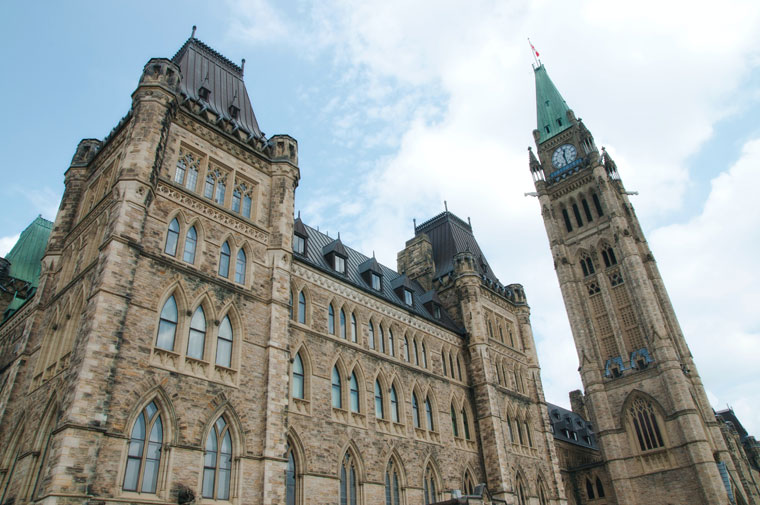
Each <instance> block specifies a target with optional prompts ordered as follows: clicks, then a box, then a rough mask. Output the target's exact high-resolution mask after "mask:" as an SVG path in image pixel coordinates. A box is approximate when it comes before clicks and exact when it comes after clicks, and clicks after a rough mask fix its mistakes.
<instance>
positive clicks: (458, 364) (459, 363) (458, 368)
mask: <svg viewBox="0 0 760 505" xmlns="http://www.w3.org/2000/svg"><path fill="white" fill-rule="evenodd" d="M457 375H458V376H459V380H460V381H461V380H462V362H461V361H460V360H459V355H457Z"/></svg>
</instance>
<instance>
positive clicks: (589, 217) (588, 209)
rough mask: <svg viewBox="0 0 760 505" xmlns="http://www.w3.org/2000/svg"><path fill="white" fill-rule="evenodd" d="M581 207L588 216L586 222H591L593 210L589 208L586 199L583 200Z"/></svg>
mask: <svg viewBox="0 0 760 505" xmlns="http://www.w3.org/2000/svg"><path fill="white" fill-rule="evenodd" d="M581 205H582V206H583V213H584V214H586V221H588V222H591V221H592V218H591V209H590V208H589V206H588V202H587V201H586V199H585V198H584V199H583V200H581Z"/></svg>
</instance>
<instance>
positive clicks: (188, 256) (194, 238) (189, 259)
mask: <svg viewBox="0 0 760 505" xmlns="http://www.w3.org/2000/svg"><path fill="white" fill-rule="evenodd" d="M197 244H198V232H197V231H195V226H193V227H191V228H190V229H189V230H187V235H185V248H184V249H183V252H182V259H183V260H184V261H185V263H191V264H192V263H194V262H195V247H196V246H197Z"/></svg>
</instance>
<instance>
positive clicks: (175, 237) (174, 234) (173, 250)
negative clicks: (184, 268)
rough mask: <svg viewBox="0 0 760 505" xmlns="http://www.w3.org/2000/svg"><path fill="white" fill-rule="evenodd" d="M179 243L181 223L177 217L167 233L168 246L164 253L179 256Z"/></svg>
mask: <svg viewBox="0 0 760 505" xmlns="http://www.w3.org/2000/svg"><path fill="white" fill-rule="evenodd" d="M178 241H179V221H177V218H176V217H175V218H174V219H172V222H171V223H169V230H168V231H167V232H166V245H165V246H164V252H165V253H166V254H168V255H170V256H176V255H177V242H178Z"/></svg>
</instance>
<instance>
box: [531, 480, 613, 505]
mask: <svg viewBox="0 0 760 505" xmlns="http://www.w3.org/2000/svg"><path fill="white" fill-rule="evenodd" d="M602 496H604V495H602ZM548 504H549V502H548V501H546V491H544V486H543V485H542V484H541V482H540V481H539V483H538V505H548Z"/></svg>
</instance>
